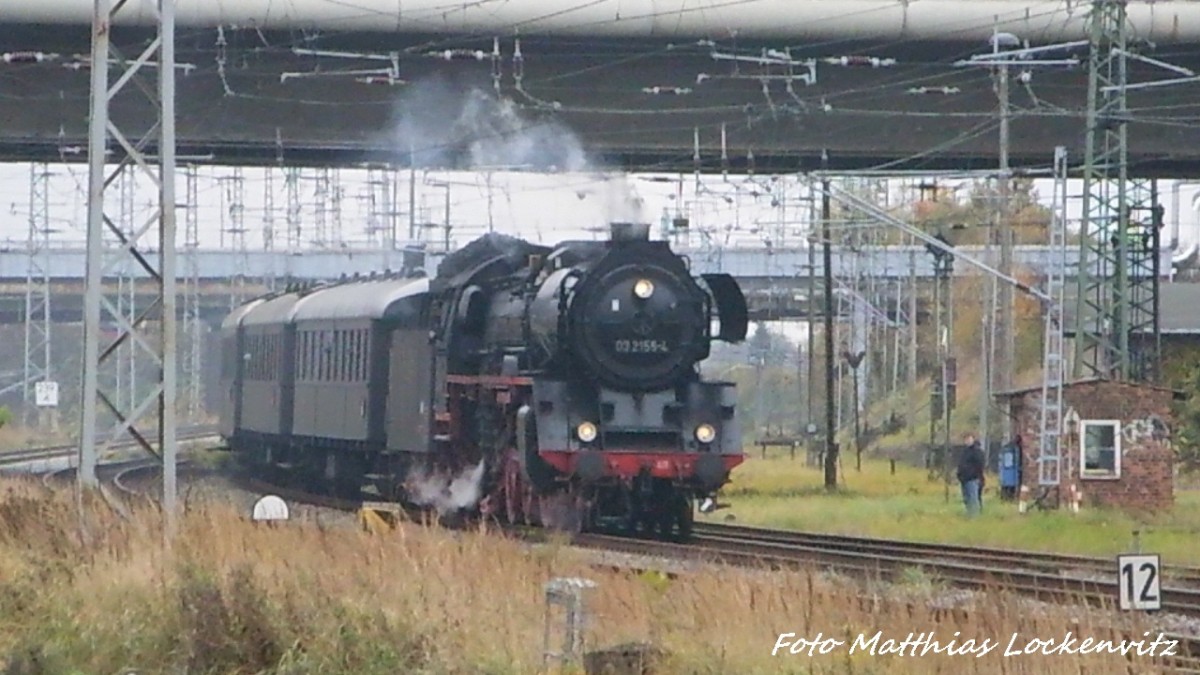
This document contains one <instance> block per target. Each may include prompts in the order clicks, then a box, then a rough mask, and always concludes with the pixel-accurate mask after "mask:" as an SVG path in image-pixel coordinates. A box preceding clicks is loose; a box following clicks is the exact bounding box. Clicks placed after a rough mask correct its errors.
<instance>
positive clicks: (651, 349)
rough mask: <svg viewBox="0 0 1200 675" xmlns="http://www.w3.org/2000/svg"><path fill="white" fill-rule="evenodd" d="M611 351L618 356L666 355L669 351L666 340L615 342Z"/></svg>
mask: <svg viewBox="0 0 1200 675" xmlns="http://www.w3.org/2000/svg"><path fill="white" fill-rule="evenodd" d="M613 351H615V352H617V353H618V354H667V353H669V352H670V351H671V349H670V348H669V347H667V341H666V340H616V341H614V342H613Z"/></svg>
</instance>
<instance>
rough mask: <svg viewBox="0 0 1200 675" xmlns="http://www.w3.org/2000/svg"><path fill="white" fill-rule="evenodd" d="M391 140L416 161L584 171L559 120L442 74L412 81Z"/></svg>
mask: <svg viewBox="0 0 1200 675" xmlns="http://www.w3.org/2000/svg"><path fill="white" fill-rule="evenodd" d="M395 120H396V123H395V127H394V129H393V133H392V139H391V140H392V142H393V144H394V147H395V148H396V151H397V152H398V153H399V154H400V156H402V157H405V156H407V155H408V154H409V153H411V154H412V157H413V162H414V163H415V164H416V165H417V166H421V167H428V168H446V169H461V170H470V169H483V168H493V169H501V168H506V167H507V168H514V169H522V170H530V171H548V172H562V171H583V170H586V169H587V168H588V166H589V160H588V156H587V153H586V152H584V149H583V144H582V143H581V142H580V140H579V137H578V136H576V135H575V133H574V132H572V131H571V130H570V129H568V128H567V127H566V126H564V125H563V124H561V123H560V122H558V121H556V120H553V119H549V118H545V119H537V118H534V116H532V115H529V114H526V113H523V111H522V110H521V109H520V107H518V106H517V105H516V104H515V103H513V101H512V100H510V99H507V98H497V97H496V96H494V95H492V94H490V93H488V92H487V91H485V90H483V89H480V88H479V87H475V86H461V85H460V86H455V85H452V84H450V83H447V82H446V81H445V80H442V79H440V78H434V79H429V80H423V81H420V82H417V83H415V84H413V85H412V86H411V87H410V88H409V89H408V90H407V91H405V93H404V94H403V96H402V97H401V98H400V100H399V102H398V103H397V106H396V111H395Z"/></svg>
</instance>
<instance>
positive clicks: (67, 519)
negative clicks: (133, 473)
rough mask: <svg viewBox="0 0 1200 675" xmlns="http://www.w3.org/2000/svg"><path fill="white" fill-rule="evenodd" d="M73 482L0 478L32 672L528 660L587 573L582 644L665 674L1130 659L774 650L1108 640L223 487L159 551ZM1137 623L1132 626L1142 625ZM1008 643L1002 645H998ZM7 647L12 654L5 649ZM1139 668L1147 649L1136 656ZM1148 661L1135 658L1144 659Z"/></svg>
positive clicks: (2, 578)
mask: <svg viewBox="0 0 1200 675" xmlns="http://www.w3.org/2000/svg"><path fill="white" fill-rule="evenodd" d="M86 513H87V518H86V521H87V526H86V534H85V533H83V531H81V529H80V519H79V517H78V515H77V512H76V511H75V509H74V507H73V506H72V500H71V498H70V496H69V495H66V494H47V493H46V492H45V491H44V490H42V489H41V488H40V487H38V486H35V485H33V484H27V483H17V482H12V481H10V482H6V483H0V668H6V670H4V671H3V672H6V673H7V674H9V675H16V674H17V673H20V674H21V675H32V674H34V673H47V674H49V673H73V672H81V673H119V672H130V671H136V672H138V673H181V672H182V673H280V674H283V673H287V674H293V673H295V674H298V673H356V674H358V673H388V674H389V675H390V674H392V673H532V672H537V671H538V669H539V667H540V664H541V658H540V652H541V645H542V630H543V628H542V626H543V598H542V585H543V584H544V583H545V582H546V581H547V580H548V579H550V578H552V577H554V576H573V575H584V576H587V577H589V578H592V579H594V580H596V581H597V582H598V583H599V587H598V588H597V589H596V590H594V591H591V593H592V596H591V598H590V601H591V603H592V605H591V606H592V608H593V610H594V615H593V619H592V622H591V630H590V631H589V636H590V637H589V640H590V644H592V645H597V646H605V645H612V644H617V643H623V642H628V641H650V642H653V643H655V644H656V645H658V646H660V647H662V648H664V649H666V650H667V651H668V653H670V654H671V657H670V659H671V660H670V662H669V663H668V664H666V665H665V666H663V668H662V669H661V671H660V672H671V673H714V674H715V673H722V674H723V673H777V672H793V673H804V672H838V673H875V672H889V673H890V672H920V673H931V672H932V673H936V672H943V673H951V672H953V673H973V672H1038V673H1058V672H1062V673H1065V672H1071V673H1075V672H1082V671H1081V669H1086V671H1087V672H1125V667H1126V661H1125V660H1124V658H1122V657H1118V656H1102V657H1071V656H1053V657H1046V656H1027V657H1013V658H1003V657H1000V656H998V654H997V653H993V654H992V655H990V656H987V657H984V658H974V657H972V656H958V657H950V656H938V657H934V656H928V657H923V658H912V657H905V658H901V657H882V656H877V657H872V656H867V655H861V654H856V655H853V656H849V655H848V654H847V653H846V650H845V649H844V648H843V649H841V650H838V651H835V652H834V653H833V654H831V655H829V656H825V657H816V658H811V659H810V658H809V657H807V656H779V657H771V656H770V652H771V649H772V647H773V646H774V645H775V642H776V639H777V638H778V635H779V634H780V633H797V634H798V635H801V636H805V635H807V636H815V635H816V634H817V633H818V632H820V633H824V635H825V636H826V637H830V636H836V637H837V638H838V639H845V638H846V636H850V637H853V636H854V635H856V634H857V633H860V632H866V633H868V634H873V633H874V632H875V631H878V630H883V631H884V632H885V639H886V638H887V637H893V636H894V637H899V638H903V637H904V635H906V634H907V633H908V632H910V631H912V632H921V631H930V630H935V631H937V635H938V636H939V637H940V638H941V639H942V640H949V639H951V638H953V637H954V634H955V632H956V631H959V632H961V636H960V639H966V638H972V637H973V638H977V639H983V638H991V639H993V640H1002V642H1003V643H1007V641H1008V637H1009V636H1010V635H1011V634H1012V633H1013V632H1016V631H1019V632H1020V633H1021V635H1022V636H1023V637H1040V638H1051V637H1059V638H1061V636H1062V635H1063V634H1064V633H1065V632H1066V631H1067V630H1072V631H1074V633H1075V634H1076V635H1087V636H1095V637H1097V638H1110V637H1112V633H1111V632H1110V631H1109V630H1108V629H1106V628H1103V627H1101V625H1100V624H1099V623H1097V618H1096V615H1093V614H1091V613H1089V612H1084V611H1079V610H1066V609H1057V608H1050V609H1048V610H1047V611H1045V612H1031V611H1029V609H1028V608H1027V607H1022V606H1019V605H1018V604H1017V603H1016V602H1015V601H1012V600H1009V599H1006V598H1004V597H1002V596H996V597H990V598H988V599H987V600H986V601H983V602H980V603H979V604H977V605H975V606H973V607H970V608H969V612H949V611H942V610H937V609H934V608H933V607H932V606H931V604H930V602H929V601H930V599H931V597H932V595H931V594H936V593H937V591H936V589H935V588H933V589H931V588H921V587H914V588H912V589H910V594H909V596H908V597H907V598H903V597H898V596H897V595H896V594H895V591H892V594H891V595H890V596H884V595H878V594H875V593H872V592H864V591H863V590H862V589H861V588H857V587H851V586H848V585H847V583H846V582H839V581H837V580H832V579H825V578H823V577H821V576H820V575H817V574H812V573H804V572H798V573H786V574H765V573H763V574H756V573H747V572H742V571H730V570H719V569H712V570H711V571H701V572H697V573H695V574H691V575H686V576H684V577H681V578H679V579H677V580H675V581H671V582H667V583H665V584H663V583H652V582H649V581H647V580H646V579H644V578H642V577H639V576H637V575H635V574H632V573H616V572H610V571H604V572H601V571H597V570H595V569H592V568H590V567H589V566H588V564H587V562H586V560H585V559H584V558H583V557H581V554H580V553H578V552H575V551H572V550H570V549H566V548H563V547H559V546H554V545H550V546H547V547H545V548H543V549H540V550H537V551H533V552H530V551H529V550H527V549H525V548H524V547H522V546H520V545H518V544H516V543H513V542H507V541H501V540H498V539H496V538H495V537H490V536H483V535H479V534H475V533H460V534H449V533H445V532H441V531H435V530H425V529H422V528H419V527H407V528H402V529H400V530H398V531H397V532H396V533H395V534H394V535H391V536H384V537H372V536H370V535H367V534H364V533H360V532H358V531H356V530H353V529H351V528H321V527H316V526H312V525H307V526H306V525H301V524H299V523H293V524H292V525H290V526H285V527H279V528H262V527H255V526H253V524H251V523H248V522H245V521H244V520H243V519H242V518H241V517H240V516H239V514H237V513H234V512H232V511H231V510H229V508H228V507H227V506H225V505H220V504H210V505H207V506H204V507H197V506H195V505H193V508H191V509H190V510H189V512H188V513H187V514H186V516H185V517H184V518H183V519H182V522H181V526H180V535H179V537H178V539H177V541H176V543H175V545H174V547H173V550H172V551H171V552H169V553H166V552H164V551H163V549H162V547H161V538H160V535H159V532H158V518H157V515H156V514H155V513H154V512H153V511H151V510H149V509H142V510H140V511H135V516H134V518H133V519H132V520H131V521H128V522H126V521H121V520H118V519H116V518H115V517H114V516H112V515H111V514H110V513H109V512H107V510H105V509H103V508H102V507H99V506H94V507H89V508H88V509H87V510H86ZM1139 634H1140V633H1139ZM999 652H1000V653H1002V652H1003V646H1001V648H1000V649H999ZM5 661H7V664H5ZM1137 664H1138V667H1139V668H1141V669H1142V670H1145V671H1147V672H1149V671H1152V670H1155V669H1156V668H1155V666H1154V664H1153V663H1152V662H1151V661H1150V660H1149V659H1148V658H1142V659H1138V660H1137ZM1143 667H1144V668H1143Z"/></svg>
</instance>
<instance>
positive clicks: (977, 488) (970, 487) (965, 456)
mask: <svg viewBox="0 0 1200 675" xmlns="http://www.w3.org/2000/svg"><path fill="white" fill-rule="evenodd" d="M963 440H964V441H966V447H964V448H963V450H962V453H961V454H959V456H958V483H959V485H961V486H962V495H963V504H965V505H966V507H967V515H968V516H974V515H976V514H978V513H979V511H980V510H981V508H982V498H983V464H984V458H983V448H981V447H979V441H977V440H975V434H967V435H966V436H964V437H963Z"/></svg>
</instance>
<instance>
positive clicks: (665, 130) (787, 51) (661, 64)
mask: <svg viewBox="0 0 1200 675" xmlns="http://www.w3.org/2000/svg"><path fill="white" fill-rule="evenodd" d="M126 5H128V6H126V7H125V8H124V9H123V10H122V12H121V13H120V14H119V15H118V21H117V22H116V23H115V25H114V26H113V29H112V30H113V39H114V40H115V41H116V42H117V43H118V44H121V45H131V46H132V45H144V44H147V43H149V41H150V40H151V38H152V35H153V33H152V31H151V30H150V29H149V28H148V27H147V25H148V24H149V23H150V22H151V19H152V14H151V12H150V9H149V7H150V5H147V4H146V3H126ZM1089 5H1090V3H1088V2H1075V3H1072V2H1061V1H1055V0H921V1H920V2H899V1H897V0H762V1H761V2H754V3H736V2H735V3H730V2H697V1H695V0H655V2H641V3H639V2H629V1H628V0H603V1H599V2H581V3H572V6H570V7H565V6H563V4H562V3H561V2H558V1H556V0H507V1H505V2H475V3H469V2H462V3H446V2H445V1H444V0H404V2H396V0H360V1H357V2H354V3H349V4H347V3H338V2H328V1H326V0H289V1H288V2H272V1H271V0H241V1H239V2H225V3H215V2H210V1H204V0H181V1H180V2H179V3H178V17H179V18H178V24H179V26H180V27H181V29H180V30H179V31H178V32H177V40H176V52H177V61H178V63H179V64H180V67H181V71H180V72H181V74H180V76H179V77H178V78H177V88H178V95H177V109H178V119H177V129H178V150H179V154H180V157H181V158H182V157H185V156H186V157H191V158H193V159H192V160H190V161H196V162H200V163H205V162H211V163H216V164H264V163H270V164H273V165H276V164H279V163H282V164H285V165H341V166H352V165H359V164H361V163H362V162H366V161H381V162H394V163H397V164H400V165H405V166H407V165H408V164H410V163H413V164H416V165H418V166H428V167H446V168H449V167H454V168H469V167H470V166H471V165H472V162H473V161H475V159H477V158H478V157H480V156H486V157H490V158H492V159H490V160H488V161H487V162H485V163H492V164H497V163H501V164H508V165H512V164H534V165H536V166H537V167H538V168H541V169H546V168H549V167H550V166H551V165H557V166H559V167H560V168H561V167H563V166H564V163H566V164H569V165H572V166H573V168H575V169H579V168H582V167H581V166H580V162H582V158H583V153H582V152H575V150H582V149H586V151H587V153H586V154H587V155H588V158H587V164H588V165H589V166H593V167H596V166H606V167H609V168H617V167H621V168H627V169H642V170H652V171H674V170H683V171H691V170H693V169H699V170H701V171H714V172H715V171H722V170H726V169H729V170H734V171H737V170H757V171H760V172H767V171H779V172H794V171H798V170H804V169H812V168H818V167H820V166H822V156H823V155H824V156H826V157H827V158H828V167H829V168H830V169H833V170H842V169H864V168H877V167H880V166H884V167H886V168H887V169H888V170H893V171H897V170H905V169H907V170H930V169H962V168H973V169H992V168H995V167H996V165H997V164H996V162H997V153H998V150H997V148H998V145H999V142H998V136H997V133H998V132H997V130H996V126H997V99H996V94H995V90H994V83H993V81H992V79H993V73H992V72H990V69H989V68H983V67H963V66H961V65H959V64H958V61H959V60H960V59H964V58H968V57H970V56H972V55H975V54H980V53H984V52H987V51H990V47H988V45H987V40H988V39H989V37H990V36H991V35H992V32H993V30H1000V31H1004V32H1008V33H1012V34H1014V35H1016V36H1017V37H1018V38H1021V39H1027V40H1030V41H1032V42H1033V43H1034V44H1035V45H1039V44H1045V43H1047V42H1056V43H1070V42H1073V41H1074V42H1078V41H1079V40H1081V39H1086V35H1087V32H1086V27H1087V24H1086V17H1087V14H1088V10H1089ZM91 12H92V5H91V4H90V3H86V2H80V1H78V0H8V1H7V2H6V3H5V11H4V14H3V16H0V45H3V46H2V47H0V50H4V52H3V56H4V57H5V58H4V59H3V60H0V73H2V74H3V77H4V94H5V95H4V96H3V97H0V119H2V120H4V124H3V125H0V159H40V160H48V161H59V160H63V159H65V160H66V161H72V160H82V159H84V155H85V154H86V153H85V152H83V149H84V148H85V147H86V137H87V131H86V130H87V120H88V100H89V99H88V95H89V68H88V66H87V58H88V56H87V55H88V53H89V49H90V44H91V40H90V30H89V27H90V23H91ZM1129 23H1130V24H1131V25H1132V26H1133V27H1134V29H1135V30H1134V32H1135V34H1136V37H1137V39H1138V42H1137V47H1136V48H1137V49H1139V50H1141V51H1142V53H1144V54H1145V55H1146V56H1149V57H1152V58H1157V59H1159V60H1163V61H1166V62H1169V63H1170V64H1172V65H1174V66H1178V67H1181V68H1186V69H1190V70H1191V71H1200V56H1198V55H1197V52H1196V50H1195V49H1194V46H1195V45H1197V44H1200V3H1195V2H1161V1H1159V2H1150V1H1144V2H1137V1H1131V2H1130V3H1129ZM1152 44H1153V45H1154V46H1156V48H1155V47H1152V46H1151V45H1152ZM1086 52H1087V50H1086V45H1084V46H1083V47H1082V48H1080V46H1079V45H1078V44H1076V45H1075V46H1074V47H1073V48H1071V49H1070V50H1066V51H1062V52H1054V53H1051V54H1049V55H1048V58H1049V57H1053V58H1057V59H1060V60H1061V59H1066V60H1071V59H1074V64H1075V65H1071V66H1056V67H1049V66H1047V67H1036V68H1032V69H1031V70H1030V71H1029V73H1030V78H1029V79H1028V80H1027V81H1026V80H1025V79H1024V78H1021V79H1020V80H1018V81H1015V82H1014V84H1013V85H1012V95H1011V102H1012V125H1011V134H1010V137H1011V148H1010V150H1011V151H1010V159H1011V162H1012V165H1013V166H1014V167H1040V168H1045V167H1048V166H1050V164H1051V162H1052V158H1053V152H1054V147H1055V146H1056V145H1063V146H1066V147H1067V148H1068V150H1069V152H1070V154H1071V157H1072V158H1082V157H1083V156H1084V153H1083V149H1084V143H1085V140H1084V139H1085V133H1084V132H1085V127H1086V123H1085V119H1086V115H1085V111H1086V101H1087V68H1086V61H1087V53H1086ZM39 55H40V56H39ZM1129 69H1130V79H1131V81H1133V82H1135V83H1146V82H1150V81H1154V80H1163V79H1168V78H1171V77H1177V76H1178V73H1174V74H1173V73H1172V72H1170V71H1165V70H1163V69H1162V68H1158V67H1154V66H1150V65H1147V63H1145V62H1142V61H1130V65H1129ZM115 77H116V76H115V75H114V78H115ZM1197 86H1200V85H1198V84H1196V83H1195V82H1192V83H1181V84H1178V85H1177V86H1166V87H1160V86H1155V87H1147V88H1140V89H1134V90H1132V91H1130V93H1129V102H1128V109H1129V110H1130V111H1131V112H1130V115H1129V124H1128V130H1129V143H1130V146H1129V147H1130V152H1129V157H1130V167H1131V172H1132V173H1134V174H1135V175H1142V176H1150V175H1156V176H1161V177H1170V176H1173V177H1192V176H1197V175H1200V126H1198V125H1195V124H1193V123H1192V121H1193V120H1194V119H1195V117H1196V115H1197V114H1200V103H1197V97H1196V96H1195V92H1196V88H1197ZM480 93H481V94H484V95H485V96H488V97H490V96H493V95H495V97H496V98H500V99H505V100H507V101H508V102H509V104H506V105H477V104H478V102H479V99H478V98H477V97H476V96H475V95H476V94H480ZM114 105H115V108H114V109H115V110H116V111H117V113H118V115H119V117H120V119H121V123H122V124H123V125H124V127H123V128H125V129H126V131H132V130H145V129H149V128H151V127H152V126H153V114H152V110H151V109H150V107H149V106H148V105H147V104H146V103H145V100H144V97H143V96H142V94H141V92H139V91H137V90H136V87H127V88H126V91H124V92H122V93H121V95H120V96H118V98H117V100H116V101H115V104H114ZM525 132H528V133H529V135H528V136H527V137H528V138H529V139H531V141H532V142H531V143H530V144H528V145H529V147H536V148H538V150H539V152H540V155H538V156H534V154H533V153H524V154H523V156H520V157H515V156H513V154H512V153H507V154H505V155H504V156H503V159H502V160H500V161H495V159H496V152H495V151H496V150H497V148H505V149H511V146H509V145H507V144H506V143H505V142H504V139H507V138H508V137H510V136H511V135H512V134H515V133H525ZM496 136H499V137H500V139H499V140H497V139H496V138H495V137H496ZM547 138H555V139H556V141H561V142H555V143H546V142H544V141H545V139H547ZM539 141H541V143H540V144H539ZM554 148H559V149H561V148H568V149H569V150H570V152H556V151H554ZM572 153H573V154H572ZM1073 161H1076V160H1073Z"/></svg>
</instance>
